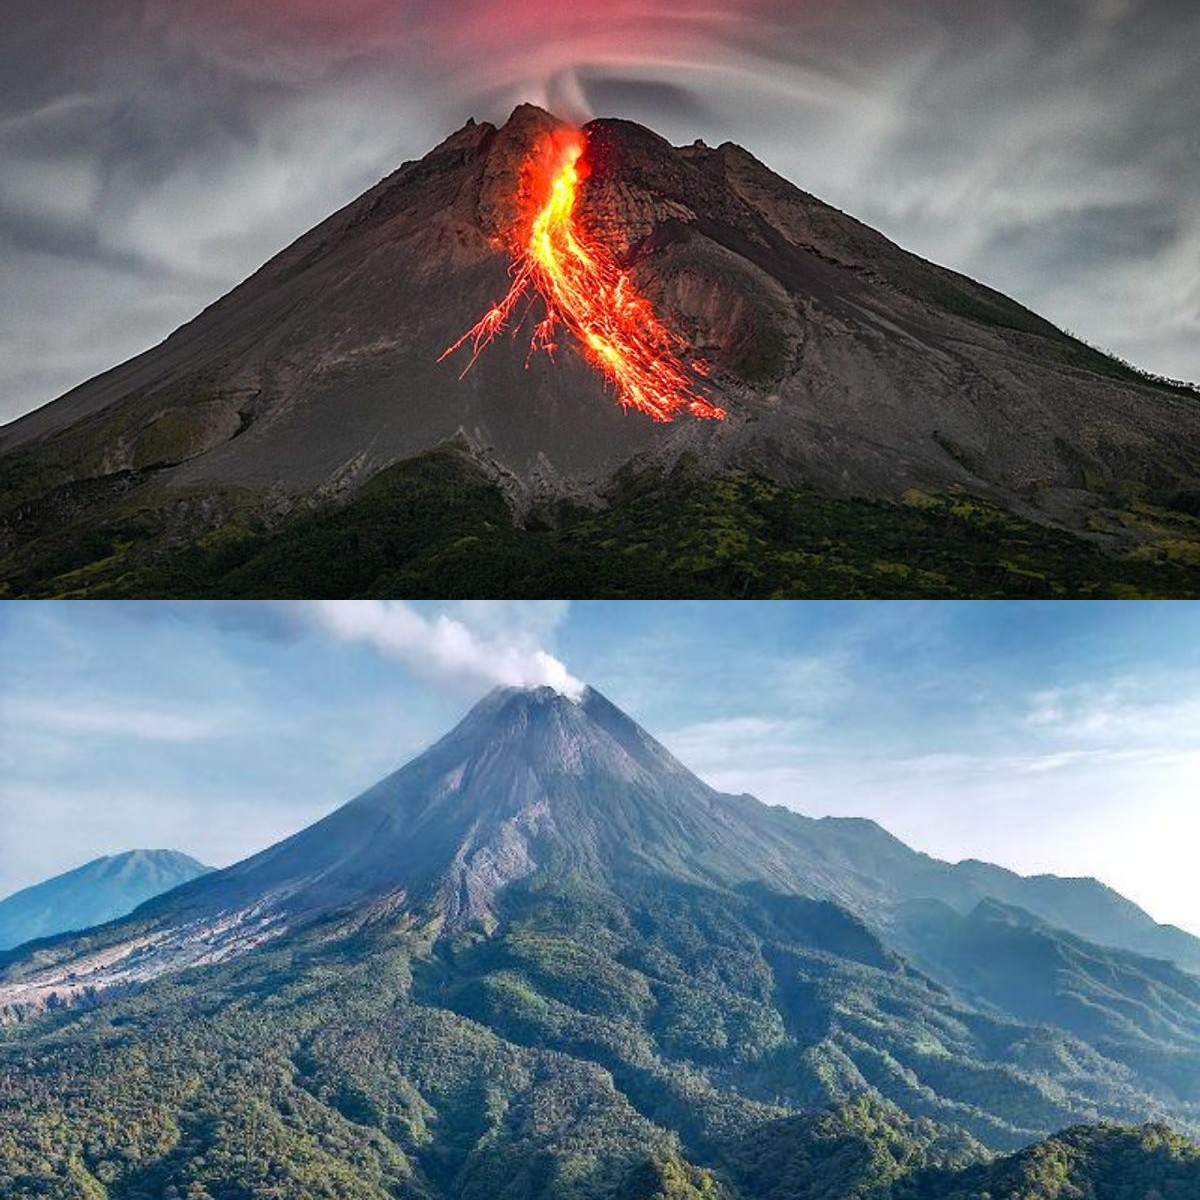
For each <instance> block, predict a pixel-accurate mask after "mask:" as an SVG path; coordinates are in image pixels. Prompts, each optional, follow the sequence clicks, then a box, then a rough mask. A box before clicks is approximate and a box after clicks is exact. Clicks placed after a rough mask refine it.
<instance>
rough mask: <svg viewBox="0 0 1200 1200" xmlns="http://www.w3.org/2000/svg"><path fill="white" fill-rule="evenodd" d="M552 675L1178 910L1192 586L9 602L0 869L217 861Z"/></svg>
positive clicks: (1199, 752) (661, 727)
mask: <svg viewBox="0 0 1200 1200" xmlns="http://www.w3.org/2000/svg"><path fill="white" fill-rule="evenodd" d="M567 672H570V675H568V674H567ZM570 676H574V677H576V678H578V679H581V680H585V681H587V682H588V683H591V684H592V685H594V686H595V687H597V688H599V689H600V690H601V691H603V692H604V693H605V694H606V695H608V696H609V697H610V698H611V699H612V700H613V701H615V702H616V703H617V704H619V705H621V706H622V707H623V708H625V709H626V710H627V711H628V712H629V713H630V714H631V715H633V716H634V717H636V718H637V719H638V720H640V721H641V722H642V723H643V724H644V725H645V726H646V727H647V728H648V729H649V730H650V731H651V732H652V733H653V734H655V735H656V736H657V737H659V738H660V739H661V740H663V741H664V742H666V744H667V745H668V746H670V747H671V749H672V750H674V751H675V752H676V753H677V754H678V755H679V756H680V757H681V758H682V759H683V760H684V762H686V763H687V764H688V765H689V766H690V767H692V769H693V770H695V771H697V772H698V773H699V774H700V775H701V776H702V777H704V778H705V779H707V780H709V781H710V782H712V783H713V784H715V785H716V786H719V787H721V788H724V789H727V790H730V791H749V792H752V793H754V794H755V795H757V796H759V797H760V798H762V799H764V800H767V801H770V802H772V803H781V804H787V805H789V806H790V807H793V808H795V809H797V810H799V811H801V812H805V813H808V814H810V815H814V816H819V815H823V814H827V813H836V814H843V815H855V816H869V817H873V818H875V819H876V820H878V821H879V822H880V823H882V824H883V825H885V826H886V827H887V828H888V829H890V830H891V831H892V832H894V833H896V834H898V835H899V836H900V837H902V838H904V839H905V840H906V841H908V842H909V843H911V844H912V845H915V846H917V847H918V848H920V849H923V850H927V851H929V852H930V853H933V854H936V855H938V856H940V857H944V858H949V859H958V858H963V857H978V858H985V859H988V860H991V861H995V862H1000V863H1003V864H1004V865H1006V866H1010V867H1013V868H1014V869H1018V870H1021V871H1023V872H1026V873H1031V872H1038V871H1054V872H1056V873H1059V874H1090V875H1096V876H1098V877H1099V878H1101V879H1103V880H1105V882H1107V883H1110V884H1112V885H1113V886H1114V887H1117V888H1118V889H1119V890H1121V891H1123V892H1124V893H1125V894H1127V895H1129V896H1130V897H1131V898H1132V899H1134V900H1136V901H1137V902H1138V903H1140V904H1142V905H1143V906H1144V907H1145V908H1147V909H1148V910H1149V911H1150V912H1151V913H1152V914H1153V915H1154V916H1155V917H1157V918H1158V919H1160V920H1169V921H1173V922H1176V923H1178V924H1182V925H1184V926H1187V927H1189V928H1191V929H1193V930H1195V931H1197V932H1200V883H1198V882H1197V876H1196V872H1195V866H1194V862H1195V854H1196V847H1197V845H1200V604H1192V603H1175V604H1169V603H1164V604H1156V603H1136V604H1117V603H1114V604H1105V603H1096V602H1082V603H1078V604H1072V603H1062V602H1057V603H1046V604H1039V603H1013V604H1008V603H978V602H975V603H911V604H909V603H884V602H857V603H851V602H830V603H812V602H810V603H785V602H775V603H772V602H766V603H747V602H728V603H706V602H694V603H693V602H679V601H670V602H650V601H647V602H624V603H617V602H612V603H609V602H598V601H597V602H575V603H571V604H567V603H565V602H546V603H540V602H488V601H482V602H472V603H444V604H441V603H433V602H429V603H414V604H410V605H408V604H405V605H401V604H396V605H394V606H391V607H389V606H388V605H386V604H381V603H380V602H361V603H360V602H345V603H340V604H338V605H334V606H324V607H322V606H319V605H315V604H309V603H306V602H298V603H290V604H273V603H270V602H253V603H242V602H237V603H228V604H210V603H200V602H186V603H151V602H133V603H97V602H91V603H79V604H75V603H68V602H49V603H39V602H25V603H22V602H10V603H8V604H5V605H2V606H0V780H2V782H0V894H3V893H6V892H8V891H11V890H13V889H15V888H18V887H21V886H24V885H26V884H28V883H32V882H35V881H36V880H38V879H41V878H44V877H46V876H47V875H49V874H52V873H55V872H57V871H60V870H64V869H67V868H69V867H72V866H74V865H77V864H78V863H80V862H82V861H84V860H86V859H88V858H91V857H95V856H96V855H99V854H104V853H111V852H114V851H118V850H122V849H127V848H129V847H132V846H136V845H142V846H172V847H176V848H178V849H182V850H186V851H188V852H190V853H192V854H195V855H196V856H197V857H199V858H202V859H204V860H206V861H208V862H211V863H213V864H215V865H223V864H226V863H228V862H232V861H234V860H236V859H237V858H239V857H241V856H243V855H245V854H248V853H250V852H252V851H254V850H257V849H260V848H261V847H262V846H264V845H266V844H268V843H270V842H271V841H274V840H277V839H278V838H280V837H282V836H285V835H287V834H289V833H291V832H293V831H295V830H296V829H298V828H300V827H301V826H303V825H305V824H308V823H309V822H311V821H312V820H314V819H315V818H316V817H318V816H320V815H322V814H323V813H325V812H327V811H329V810H330V809H331V808H334V807H336V806H337V805H338V804H340V803H342V802H344V801H345V800H347V799H349V798H350V797H351V796H352V795H354V794H355V793H356V792H357V791H359V790H361V789H362V788H364V787H366V786H368V785H369V784H371V783H373V782H374V781H375V780H376V779H377V778H379V777H380V776H381V775H383V774H384V773H386V772H387V771H389V770H391V769H393V768H395V767H396V766H398V765H400V764H401V763H402V762H404V761H405V760H406V759H408V758H409V757H411V756H412V755H413V754H415V753H417V752H419V751H420V750H421V749H423V748H424V747H425V746H426V745H427V744H428V743H429V742H431V741H432V740H433V739H434V738H436V737H437V736H439V735H440V734H441V733H443V732H445V730H446V729H447V728H448V727H449V726H450V725H451V724H453V722H454V721H455V720H457V719H458V717H459V716H460V715H461V714H462V713H463V712H464V711H465V710H466V709H467V708H468V707H469V706H470V704H471V703H472V702H473V700H474V699H475V698H476V697H478V696H479V695H481V694H482V693H483V692H484V691H486V690H487V688H488V687H490V686H491V685H492V684H493V683H494V682H496V681H501V680H511V681H525V682H536V681H539V680H540V679H543V678H553V679H554V680H556V681H560V680H568V681H569V679H570ZM564 686H569V684H568V685H564Z"/></svg>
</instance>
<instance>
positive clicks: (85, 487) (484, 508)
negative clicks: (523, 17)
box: [0, 105, 1200, 595]
mask: <svg viewBox="0 0 1200 1200" xmlns="http://www.w3.org/2000/svg"><path fill="white" fill-rule="evenodd" d="M547 147H551V148H552V149H553V148H557V151H558V153H557V156H556V155H555V154H553V153H551V154H550V160H551V161H549V162H548V161H547V149H546V148H547ZM568 159H569V162H568V161H567V160H568ZM568 185H569V186H568ZM556 186H557V187H559V188H560V191H559V192H558V193H556V192H555V187H556ZM556 197H557V198H556ZM539 222H540V224H539ZM481 314H482V319H481ZM464 331H470V332H469V333H468V335H467V339H466V341H467V345H465V346H463V347H462V348H461V349H460V350H459V351H458V354H459V355H461V356H462V357H461V358H459V357H456V356H455V355H453V354H451V355H450V356H449V357H446V356H445V352H446V351H447V348H448V347H454V346H455V345H456V344H461V343H462V342H463V335H464ZM510 335H511V336H510ZM531 341H532V346H531ZM485 343H486V344H485ZM472 348H474V349H478V350H479V351H481V352H480V353H478V355H477V357H476V358H475V361H474V362H473V365H472V366H471V367H470V369H469V370H468V371H466V372H465V374H462V377H461V378H460V373H461V372H462V368H463V366H465V365H466V362H467V360H468V358H469V357H470V350H471V349H472ZM542 350H550V351H552V353H542V352H541V351H542ZM689 414H690V415H689ZM705 417H723V418H724V419H713V420H705V419H697V418H705ZM666 418H673V419H669V420H668V419H666ZM0 473H2V476H3V481H4V482H3V488H2V490H0V553H2V554H3V558H2V559H0V577H2V578H3V579H4V580H6V581H7V587H8V589H9V594H11V595H72V594H79V595H160V594H162V595H165V594H177V595H207V594H213V595H222V594H225V595H262V594H270V595H277V594H297V595H355V594H371V593H378V594H383V593H385V592H387V591H389V589H390V590H392V591H396V590H398V589H401V588H404V589H407V590H406V592H405V594H419V593H429V592H446V593H447V594H466V593H467V592H470V594H481V595H482V594H489V595H499V594H513V593H515V592H524V593H525V594H540V593H545V594H550V593H554V594H584V595H600V594H618V595H619V594H628V593H630V592H632V593H633V594H646V593H650V592H655V591H657V592H669V593H671V594H733V595H757V594H789V593H790V594H797V595H811V594H863V595H871V594H879V595H893V594H915V595H954V594H981V595H991V594H1019V595H1027V594H1033V595H1038V594H1041V595H1059V594H1070V595H1126V594H1136V593H1138V592H1149V593H1156V594H1158V593H1162V594H1181V595H1182V594H1192V593H1193V592H1196V591H1200V584H1198V582H1197V576H1198V572H1200V567H1197V565H1196V564H1197V562H1198V561H1200V559H1198V557H1197V555H1198V554H1200V552H1198V551H1197V548H1196V547H1197V544H1198V543H1200V518H1198V517H1197V512H1198V511H1200V510H1198V506H1197V496H1200V398H1198V397H1197V394H1196V393H1195V392H1194V391H1192V390H1190V389H1189V388H1186V387H1184V386H1183V385H1176V384H1172V383H1169V382H1167V381H1160V380H1155V379H1151V378H1147V377H1144V376H1141V375H1139V374H1138V373H1137V372H1135V371H1133V370H1132V369H1131V368H1129V367H1127V366H1125V365H1124V364H1122V363H1119V362H1117V361H1115V360H1113V359H1111V358H1108V357H1106V356H1105V355H1103V354H1101V353H1099V352H1098V351H1096V350H1093V349H1091V348H1089V347H1087V346H1085V345H1083V344H1082V343H1080V342H1078V341H1076V340H1074V339H1073V338H1071V337H1070V336H1068V335H1066V334H1064V333H1063V332H1061V331H1060V330H1058V329H1056V328H1055V327H1054V326H1052V325H1050V324H1049V323H1048V322H1046V321H1044V320H1042V319H1041V318H1039V317H1037V316H1035V315H1034V314H1033V313H1031V312H1029V311H1028V310H1026V309H1024V308H1022V307H1021V306H1020V305H1018V304H1016V303H1014V302H1013V301H1011V300H1008V299H1006V298H1005V297H1004V296H1001V295H999V294H998V293H996V292H994V291H992V290H990V289H988V288H987V287H984V286H982V285H981V284H978V283H975V282H973V281H971V280H969V279H966V278H964V277H963V276H960V275H957V274H955V273H953V272H951V271H947V270H944V269H942V268H940V267H937V266H934V265H932V264H930V263H927V262H924V261H923V260H921V259H919V258H917V257H915V256H914V255H911V254H908V253H906V252H904V251H903V250H901V249H899V248H898V247H897V246H895V245H894V244H892V243H891V242H889V241H888V240H887V239H886V238H884V237H883V236H881V235H880V234H878V233H875V232H874V231H872V230H870V229H869V228H867V227H866V226H864V225H862V224H860V223H859V222H857V221H855V220H853V219H852V218H850V217H848V216H846V215H845V214H843V213H841V212H839V211H837V210H836V209H833V208H831V207H829V206H828V205H826V204H823V203H822V202H820V201H819V200H817V199H815V198H814V197H812V196H810V195H808V194H806V193H804V192H802V191H800V190H798V189H797V188H795V187H793V186H792V185H791V184H789V183H787V182H786V181H785V180H783V179H781V178H779V177H778V176H776V175H774V174H772V172H771V171H770V170H769V169H768V168H767V167H765V166H764V165H763V164H761V163H760V162H758V161H757V160H756V159H754V158H753V157H752V156H751V155H750V154H748V153H747V152H746V151H744V150H742V149H740V148H739V147H737V146H734V145H732V144H728V143H727V144H725V145H722V146H719V147H717V148H715V149H713V148H710V147H708V146H705V145H703V144H701V143H696V144H694V145H691V146H682V147H676V146H672V145H670V144H669V143H668V142H666V141H665V140H663V139H662V138H661V137H659V136H657V135H656V134H654V133H652V132H651V131H650V130H648V129H645V128H642V127H641V126H638V125H635V124H632V123H630V122H627V121H621V120H609V119H604V120H596V121H592V122H589V123H588V124H587V125H586V126H585V127H584V128H583V129H582V130H574V129H572V128H570V127H569V126H567V125H565V124H564V123H563V122H561V121H559V120H557V119H556V118H554V117H553V116H551V115H550V114H548V113H546V112H544V111H542V110H540V109H537V108H534V107H531V106H528V105H525V106H522V107H520V108H518V109H517V110H516V111H515V112H514V113H513V115H512V117H511V118H510V120H509V121H508V122H507V123H506V124H504V125H503V126H501V127H499V128H497V127H495V126H492V125H490V124H475V123H474V122H470V123H468V124H467V125H466V126H465V127H464V128H462V129H460V130H459V131H458V132H457V133H455V134H453V135H452V136H451V137H449V138H448V139H447V140H446V141H445V142H443V143H442V144H441V145H440V146H438V147H437V148H435V149H434V150H432V151H431V152H430V153H429V154H428V155H426V157H425V158H423V159H421V160H420V161H419V162H411V163H406V164H405V165H404V166H402V167H401V168H400V169H399V170H397V171H396V172H394V173H393V174H392V175H389V176H388V177H387V178H386V179H384V180H383V181H382V182H380V183H379V184H378V185H377V186H376V187H374V188H372V189H371V190H370V191H368V192H367V193H366V194H365V195H363V196H362V197H361V198H359V199H358V200H356V201H354V202H353V203H352V204H350V205H348V206H347V207H346V208H344V209H343V210H341V211H340V212H338V213H336V214H335V215H334V216H332V217H330V218H329V219H328V220H327V221H325V222H324V223H322V224H321V225H319V226H317V227H316V228H315V229H314V230H312V231H311V232H310V233H308V234H306V235H305V236H304V237H302V238H300V239H299V240H298V241H297V242H296V243H294V244H293V245H292V246H290V247H288V248H287V249H286V250H284V251H283V252H282V253H281V254H279V255H278V256H276V257H275V258H274V259H272V260H271V261H270V262H269V263H267V264H266V265H265V266H264V267H263V268H262V269H261V270H259V271H257V272H256V273H255V274H254V275H252V276H251V277H250V278H249V279H248V280H246V282H245V283H243V284H242V285H241V286H239V287H238V288H236V289H234V290H233V291H232V292H230V293H229V294H228V295H227V296H225V297H224V298H222V299H221V300H220V301H218V302H217V303H216V304H214V305H213V306H212V307H210V308H209V309H207V310H206V311H204V312H203V313H201V314H200V315H199V316H198V317H197V318H196V319H195V320H193V321H191V322H190V323H189V324H187V325H185V326H184V327H183V328H181V329H180V330H178V331H177V332H176V333H175V334H173V335H172V336H171V337H170V338H168V339H167V340H166V341H165V342H163V343H162V344H161V345H160V346H157V347H155V348H154V349H152V350H149V351H147V352H146V353H145V354H143V355H140V356H139V357H137V358H135V359H133V360H131V361H130V362H128V363H125V364H124V365H122V366H119V367H117V368H115V369H114V370H112V371H109V372H107V373H106V374H104V375H102V376H99V377H97V378H96V379H93V380H91V381H90V382H88V383H85V384H83V385H81V386H80V387H78V388H76V389H75V390H74V391H72V392H70V393H68V394H67V395H66V396H63V397H62V398H61V399H59V400H56V401H54V402H52V403H50V404H48V405H46V406H45V407H44V408H42V409H39V410H38V411H36V412H34V413H31V414H29V415H28V416H26V417H23V418H21V419H20V420H18V421H16V422H13V423H12V424H11V425H9V426H7V427H6V428H4V429H3V430H0ZM685 511H686V512H687V513H690V514H691V515H690V517H688V518H687V519H684V518H683V517H682V516H681V515H680V514H682V513H683V512H685ZM633 526H636V527H637V528H638V530H639V536H638V537H637V538H633V537H632V536H631V533H630V530H631V528H632V527H633ZM720 530H725V531H726V536H721V535H720V534H719V531H720ZM481 543H482V545H481ZM470 547H474V549H470Z"/></svg>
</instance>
